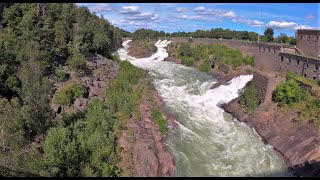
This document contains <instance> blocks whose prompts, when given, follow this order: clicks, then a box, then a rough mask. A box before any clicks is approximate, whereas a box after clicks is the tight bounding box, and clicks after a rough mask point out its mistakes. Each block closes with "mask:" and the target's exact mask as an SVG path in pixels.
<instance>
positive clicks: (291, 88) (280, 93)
mask: <svg viewBox="0 0 320 180" xmlns="http://www.w3.org/2000/svg"><path fill="white" fill-rule="evenodd" d="M304 95H305V92H304V90H303V89H302V88H301V87H300V86H299V83H298V82H297V81H295V80H294V79H289V80H287V81H286V82H285V83H282V84H280V85H279V86H278V87H277V89H276V91H274V93H273V96H272V99H273V100H274V101H276V102H279V104H280V105H281V106H292V105H293V104H294V103H296V102H299V101H300V100H302V99H303V97H304Z"/></svg>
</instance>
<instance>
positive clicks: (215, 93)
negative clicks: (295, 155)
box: [117, 41, 290, 176]
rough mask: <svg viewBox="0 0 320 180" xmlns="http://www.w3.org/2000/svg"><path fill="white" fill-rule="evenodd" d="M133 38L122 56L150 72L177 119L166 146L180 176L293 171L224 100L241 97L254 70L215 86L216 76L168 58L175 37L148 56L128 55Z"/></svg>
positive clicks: (252, 174) (167, 111)
mask: <svg viewBox="0 0 320 180" xmlns="http://www.w3.org/2000/svg"><path fill="white" fill-rule="evenodd" d="M128 42H129V41H126V42H124V43H123V48H121V49H119V50H118V51H117V53H118V55H119V57H120V59H121V60H128V61H130V62H131V63H132V64H133V65H134V66H136V67H140V68H143V69H146V70H148V71H149V74H150V76H151V78H152V79H153V83H154V85H155V88H156V90H157V92H158V93H159V95H160V96H161V97H162V98H163V100H164V102H165V103H166V105H165V107H164V111H165V112H166V113H170V114H172V115H174V116H175V117H176V118H177V121H178V128H176V129H175V130H174V131H172V132H170V133H169V134H168V137H167V139H166V145H167V147H168V149H169V151H170V152H171V153H172V155H173V157H174V159H175V162H176V165H177V171H176V176H288V175H290V174H289V173H288V172H287V171H286V165H285V161H284V160H283V159H282V157H281V156H280V155H279V154H278V153H277V152H275V150H274V149H273V148H272V147H271V146H270V145H265V144H264V143H263V141H262V140H261V138H260V137H259V135H258V134H257V133H256V132H255V131H254V129H252V128H250V127H249V126H247V125H246V124H244V123H241V122H239V121H237V120H236V119H233V118H232V117H231V116H230V115H229V114H227V113H225V112H224V111H223V109H221V108H219V107H218V105H219V104H220V103H226V102H229V101H231V100H232V99H234V98H236V97H238V91H239V90H241V89H242V88H243V87H244V86H245V84H246V83H247V82H248V81H250V80H251V79H252V75H242V76H238V77H235V78H233V79H232V80H231V81H230V83H229V84H228V85H222V86H219V87H217V88H215V89H210V87H211V86H212V85H213V84H214V83H216V79H214V78H213V77H212V76H211V75H208V74H206V73H204V72H201V71H199V70H197V69H195V68H193V67H186V66H184V65H178V64H175V63H173V62H168V61H163V60H164V58H165V57H167V56H168V54H167V52H166V49H165V48H164V47H165V46H166V45H167V44H168V43H170V42H165V41H163V42H160V41H158V42H157V43H156V46H157V48H158V51H157V52H156V53H155V54H153V55H152V56H151V57H149V58H141V59H136V58H134V57H131V56H129V55H128V54H127V48H128V47H129V46H128V45H127V43H128Z"/></svg>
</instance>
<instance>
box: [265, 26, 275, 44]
mask: <svg viewBox="0 0 320 180" xmlns="http://www.w3.org/2000/svg"><path fill="white" fill-rule="evenodd" d="M273 34H274V32H273V29H272V28H267V29H266V30H265V31H264V35H265V37H266V38H267V40H268V42H271V41H273V39H274V38H273Z"/></svg>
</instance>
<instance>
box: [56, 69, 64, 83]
mask: <svg viewBox="0 0 320 180" xmlns="http://www.w3.org/2000/svg"><path fill="white" fill-rule="evenodd" d="M55 75H56V79H57V80H58V81H60V82H61V81H64V80H66V73H65V72H64V70H63V68H62V66H61V65H60V66H59V67H58V68H57V69H56V71H55Z"/></svg>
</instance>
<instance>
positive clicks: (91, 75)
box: [50, 54, 120, 117]
mask: <svg viewBox="0 0 320 180" xmlns="http://www.w3.org/2000/svg"><path fill="white" fill-rule="evenodd" d="M86 67H87V69H86V73H85V75H84V76H83V77H81V78H79V79H77V80H76V81H77V83H79V84H81V85H82V86H83V87H84V90H85V92H84V95H83V97H80V98H78V99H76V100H75V101H74V103H73V104H72V105H71V107H73V109H74V110H76V111H84V110H85V108H86V106H87V104H88V102H89V100H90V99H91V98H93V97H98V98H100V99H102V100H103V99H104V98H105V97H106V81H107V80H108V79H115V78H116V77H117V76H118V74H119V71H120V66H119V64H118V63H117V62H115V61H112V60H110V59H107V58H105V57H102V56H100V55H98V54H95V55H93V54H91V55H89V56H88V58H87V66H86ZM64 69H65V71H67V70H66V69H67V68H66V67H64ZM71 81H75V79H74V78H73V79H68V80H66V81H64V82H56V83H55V84H54V86H55V87H54V88H53V91H52V93H51V95H50V97H51V98H53V97H54V95H55V94H57V93H58V92H59V91H60V90H61V89H62V88H63V87H64V86H65V85H67V84H69V83H70V82H71ZM51 109H52V110H53V112H54V117H57V116H59V114H60V113H61V112H62V111H63V109H64V107H63V106H61V105H58V104H55V103H54V102H52V103H51Z"/></svg>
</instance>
